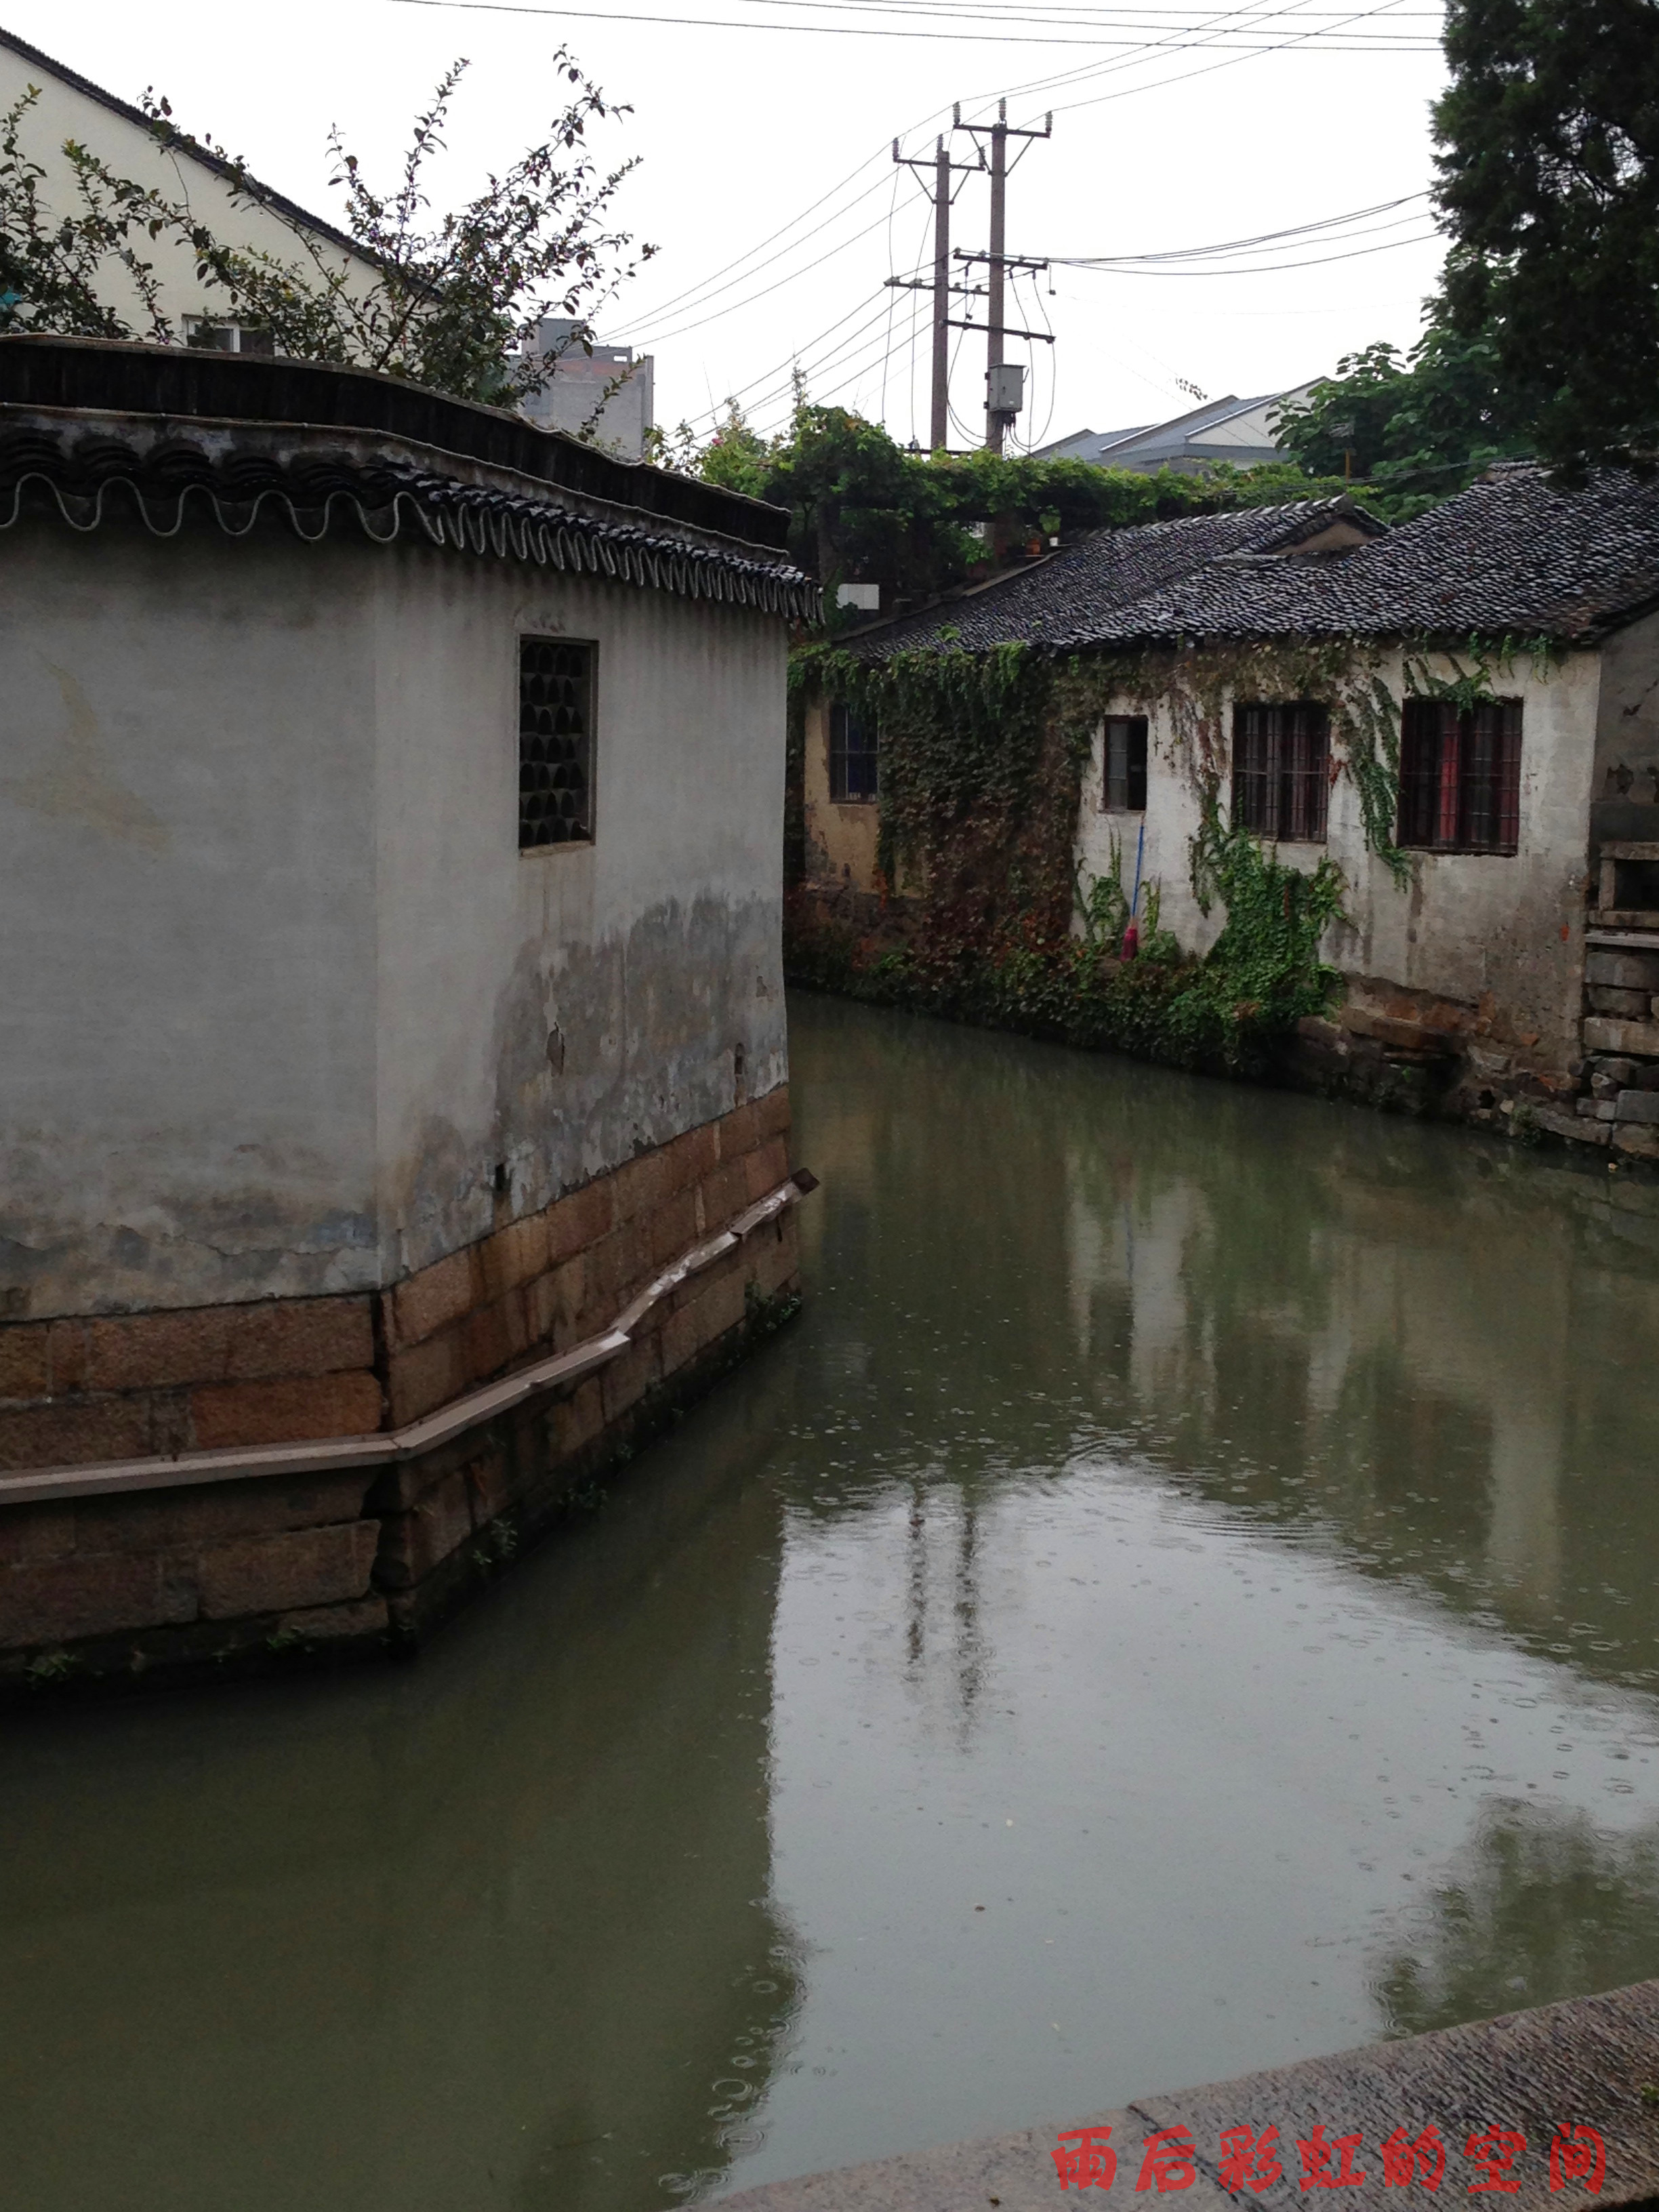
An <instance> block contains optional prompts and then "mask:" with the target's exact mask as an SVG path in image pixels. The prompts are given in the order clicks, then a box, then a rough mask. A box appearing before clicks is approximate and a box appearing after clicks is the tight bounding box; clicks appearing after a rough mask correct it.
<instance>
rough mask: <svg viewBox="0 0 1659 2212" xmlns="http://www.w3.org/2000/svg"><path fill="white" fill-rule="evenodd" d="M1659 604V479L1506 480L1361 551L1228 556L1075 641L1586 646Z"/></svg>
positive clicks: (1127, 606) (1097, 621) (1615, 474)
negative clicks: (1330, 639)
mask: <svg viewBox="0 0 1659 2212" xmlns="http://www.w3.org/2000/svg"><path fill="white" fill-rule="evenodd" d="M1656 603H1659V481H1649V482H1644V481H1642V480H1641V479H1640V478H1638V477H1634V476H1632V475H1630V474H1628V473H1626V472H1625V471H1607V472H1605V473H1602V474H1600V475H1597V476H1595V477H1592V478H1591V479H1590V481H1589V483H1586V484H1585V485H1584V486H1583V488H1582V489H1578V490H1570V489H1565V488H1563V487H1560V486H1558V485H1554V484H1552V483H1550V481H1549V479H1548V477H1547V476H1546V475H1545V473H1544V471H1542V470H1541V469H1538V468H1533V467H1528V466H1520V467H1516V466H1510V467H1507V468H1500V469H1498V470H1495V471H1493V472H1492V475H1490V476H1489V477H1485V478H1483V479H1482V481H1481V482H1480V483H1477V484H1474V485H1473V486H1472V487H1471V488H1470V489H1468V491H1466V492H1463V493H1462V494H1461V495H1459V496H1458V497H1457V498H1455V499H1451V500H1448V501H1446V502H1445V504H1444V505H1443V506H1442V507H1431V509H1430V510H1429V512H1428V513H1426V514H1423V515H1419V517H1418V519H1417V520H1416V521H1414V522H1408V523H1406V524H1404V525H1402V526H1401V528H1400V529H1398V530H1395V531H1391V532H1389V534H1388V536H1387V537H1385V538H1380V539H1378V540H1376V542H1375V543H1373V544H1369V545H1364V546H1360V547H1358V548H1357V549H1356V550H1354V551H1352V553H1347V554H1343V555H1340V556H1328V557H1322V558H1319V559H1316V560H1310V561H1307V562H1300V561H1252V560H1239V559H1237V558H1235V559H1225V558H1224V559H1221V560H1217V561H1212V562H1208V563H1206V565H1205V566H1204V567H1203V568H1200V569H1197V570H1195V571H1193V572H1189V573H1188V574H1187V575H1185V576H1184V577H1182V578H1180V579H1178V580H1172V581H1171V583H1170V584H1169V585H1168V586H1165V587H1164V588H1162V589H1160V590H1158V591H1153V592H1147V593H1146V594H1145V595H1143V596H1142V597H1140V598H1139V599H1135V600H1134V601H1133V603H1125V602H1121V601H1120V602H1118V603H1116V604H1115V605H1111V606H1101V607H1098V608H1088V607H1085V606H1083V605H1079V606H1078V608H1077V618H1076V621H1075V623H1073V627H1072V629H1071V630H1070V632H1069V633H1068V635H1067V636H1066V640H1065V641H1066V642H1067V643H1073V644H1079V645H1081V644H1118V643H1125V644H1127V643H1130V642H1133V641H1139V640H1142V639H1149V638H1160V637H1162V638H1167V637H1274V636H1285V635H1304V636H1309V635H1312V636H1378V635H1383V636H1386V635H1400V634H1401V633H1404V634H1406V635H1412V634H1428V635H1436V634H1438V635H1468V634H1469V633H1470V632H1480V633H1484V634H1486V635H1503V634H1505V633H1508V634H1510V635H1517V636H1532V635H1547V636H1551V637H1556V638H1560V639H1562V640H1573V639H1579V640H1583V639H1589V638H1592V637H1594V636H1595V635H1598V634H1599V633H1601V631H1604V630H1607V629H1615V628H1617V627H1618V625H1619V623H1620V622H1623V621H1628V620H1630V619H1632V617H1634V616H1636V615H1638V614H1639V613H1641V612H1642V611H1644V609H1645V608H1647V607H1648V606H1650V605H1654V604H1656Z"/></svg>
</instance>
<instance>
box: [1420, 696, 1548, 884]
mask: <svg viewBox="0 0 1659 2212" xmlns="http://www.w3.org/2000/svg"><path fill="white" fill-rule="evenodd" d="M1399 834H1400V842H1401V844H1402V845H1413V846H1418V847H1423V848H1427V849H1428V850H1429V851H1431V852H1437V853H1513V852H1514V851H1515V849H1516V846H1517V844H1518V843H1519V842H1520V837H1521V702H1520V701H1519V700H1518V699H1494V700H1492V701H1490V702H1488V703H1487V704H1486V705H1485V706H1480V707H1465V708H1458V707H1455V706H1454V705H1452V704H1450V703H1449V702H1448V701H1445V700H1442V699H1408V700H1407V702H1406V705H1405V710H1404V712H1403V713H1402V714H1401V722H1400V833H1399Z"/></svg>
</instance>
